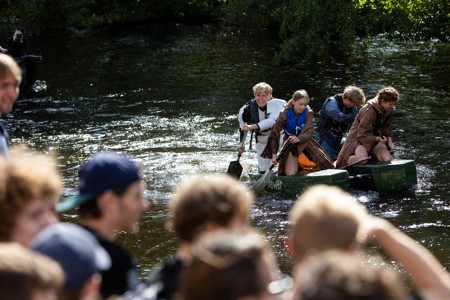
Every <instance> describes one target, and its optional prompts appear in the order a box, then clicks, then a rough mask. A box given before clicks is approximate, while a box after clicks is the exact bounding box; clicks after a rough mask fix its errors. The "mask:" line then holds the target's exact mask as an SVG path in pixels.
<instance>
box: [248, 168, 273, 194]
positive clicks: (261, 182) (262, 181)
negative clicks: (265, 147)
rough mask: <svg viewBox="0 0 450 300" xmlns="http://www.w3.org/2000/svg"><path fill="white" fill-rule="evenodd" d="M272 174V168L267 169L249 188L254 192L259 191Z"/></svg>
mask: <svg viewBox="0 0 450 300" xmlns="http://www.w3.org/2000/svg"><path fill="white" fill-rule="evenodd" d="M271 176H272V169H268V170H267V171H266V172H265V173H264V174H263V176H261V178H260V179H258V181H257V182H255V183H254V184H253V185H252V186H251V187H250V188H251V189H252V190H254V191H255V192H261V191H262V190H264V188H265V187H266V185H267V184H268V183H269V181H270V178H271Z"/></svg>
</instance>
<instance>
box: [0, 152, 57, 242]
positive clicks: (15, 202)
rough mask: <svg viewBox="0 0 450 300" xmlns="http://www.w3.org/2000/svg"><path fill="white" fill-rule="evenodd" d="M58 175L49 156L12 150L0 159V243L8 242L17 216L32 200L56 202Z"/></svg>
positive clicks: (53, 161)
mask: <svg viewBox="0 0 450 300" xmlns="http://www.w3.org/2000/svg"><path fill="white" fill-rule="evenodd" d="M61 190H62V180H61V176H60V174H59V172H58V170H57V167H56V162H55V160H54V158H53V157H51V156H48V155H44V154H36V153H32V152H30V151H29V150H25V149H24V148H14V149H12V150H11V153H10V155H9V157H4V156H1V157H0V241H9V239H10V237H11V232H12V229H13V228H14V226H15V222H16V218H17V216H18V215H19V214H20V213H21V212H22V210H23V209H24V207H25V206H27V205H28V204H29V203H30V202H31V201H32V200H34V199H42V200H43V201H48V202H49V203H52V204H55V205H56V203H57V202H58V200H59V197H60V194H61Z"/></svg>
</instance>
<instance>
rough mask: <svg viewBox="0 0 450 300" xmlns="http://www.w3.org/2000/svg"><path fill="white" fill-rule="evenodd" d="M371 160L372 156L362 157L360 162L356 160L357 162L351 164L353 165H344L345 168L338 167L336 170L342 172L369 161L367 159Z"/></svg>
mask: <svg viewBox="0 0 450 300" xmlns="http://www.w3.org/2000/svg"><path fill="white" fill-rule="evenodd" d="M371 158H372V156H367V157H364V158H363V159H360V160H358V161H355V162H353V163H351V164H348V165H346V166H343V167H340V168H339V169H338V170H344V169H347V168H348V167H351V166H354V165H357V164H360V163H362V162H363V161H366V160H369V159H371Z"/></svg>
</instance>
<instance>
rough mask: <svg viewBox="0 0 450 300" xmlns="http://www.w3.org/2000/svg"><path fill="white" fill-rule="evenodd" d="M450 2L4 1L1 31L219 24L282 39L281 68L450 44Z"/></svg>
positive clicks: (0, 8)
mask: <svg viewBox="0 0 450 300" xmlns="http://www.w3.org/2000/svg"><path fill="white" fill-rule="evenodd" d="M449 6H450V5H449V4H448V0H164V1H161V0H130V1H122V0H0V31H1V32H2V34H7V33H8V34H10V32H11V31H12V30H13V29H14V27H15V26H17V25H21V26H24V27H25V28H27V30H28V33H33V34H62V33H64V32H65V31H66V30H67V29H68V28H72V31H73V30H75V31H84V30H86V31H89V30H92V29H96V28H102V27H105V26H115V25H120V26H124V25H128V24H131V25H132V24H136V23H144V22H153V23H163V22H183V23H190V24H204V23H212V24H216V25H218V26H222V28H223V29H224V30H233V31H243V32H249V31H260V30H267V31H271V32H274V33H276V34H277V35H278V36H279V38H280V44H279V52H278V54H277V57H276V58H277V59H278V60H279V61H293V60H297V59H301V58H304V57H305V56H306V57H312V56H315V55H324V54H327V53H331V52H332V51H336V50H339V51H342V50H343V51H344V52H345V49H346V47H348V46H349V45H351V43H352V42H354V41H355V39H357V38H361V37H363V38H364V37H370V36H373V35H377V34H380V33H387V34H391V35H392V36H393V37H401V38H411V39H438V40H441V41H443V42H448V41H449V39H450V22H449V20H450V8H449Z"/></svg>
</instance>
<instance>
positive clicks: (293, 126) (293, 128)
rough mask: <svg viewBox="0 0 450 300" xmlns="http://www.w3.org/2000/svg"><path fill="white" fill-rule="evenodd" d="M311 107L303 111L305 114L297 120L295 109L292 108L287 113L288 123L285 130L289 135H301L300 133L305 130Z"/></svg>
mask: <svg viewBox="0 0 450 300" xmlns="http://www.w3.org/2000/svg"><path fill="white" fill-rule="evenodd" d="M308 110H309V105H307V106H306V108H305V109H304V110H303V112H302V113H301V114H300V115H299V116H298V118H297V119H296V118H295V112H294V108H293V107H291V108H289V109H288V111H287V121H286V126H285V127H284V130H285V131H286V132H287V134H289V135H299V134H300V132H301V131H302V129H303V126H305V123H306V114H307V113H308Z"/></svg>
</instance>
